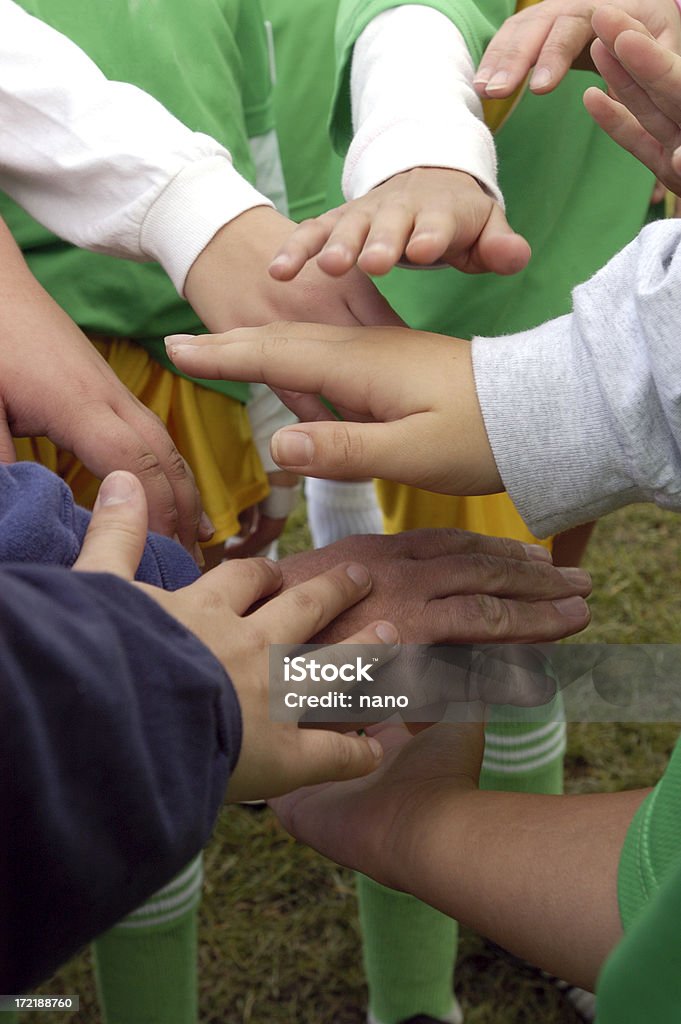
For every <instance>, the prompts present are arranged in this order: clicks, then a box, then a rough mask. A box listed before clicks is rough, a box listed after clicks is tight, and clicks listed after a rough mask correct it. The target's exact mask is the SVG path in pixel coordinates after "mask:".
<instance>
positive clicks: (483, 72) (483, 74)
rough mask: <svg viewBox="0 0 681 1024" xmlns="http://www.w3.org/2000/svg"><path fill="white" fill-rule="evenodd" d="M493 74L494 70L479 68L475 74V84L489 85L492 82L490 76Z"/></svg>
mask: <svg viewBox="0 0 681 1024" xmlns="http://www.w3.org/2000/svg"><path fill="white" fill-rule="evenodd" d="M491 74H492V69H491V68H483V67H481V68H478V70H477V71H476V72H475V78H474V79H473V84H474V85H487V83H488V82H489V80H490V75H491Z"/></svg>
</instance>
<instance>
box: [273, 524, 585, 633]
mask: <svg viewBox="0 0 681 1024" xmlns="http://www.w3.org/2000/svg"><path fill="white" fill-rule="evenodd" d="M349 559H356V560H357V561H359V562H361V564H362V565H364V566H366V568H367V569H368V571H369V572H370V574H371V579H372V588H371V591H370V592H369V593H368V594H367V595H366V596H365V597H364V599H363V600H362V601H361V602H359V603H357V604H356V605H355V606H354V607H352V608H348V610H346V611H345V612H344V613H343V614H341V615H339V616H338V618H337V619H335V620H334V621H333V622H330V623H329V624H328V625H327V626H326V627H325V628H324V629H323V630H321V631H320V632H318V633H317V634H316V636H315V641H318V642H322V643H337V642H338V640H339V639H340V638H341V637H343V636H347V635H348V633H351V632H353V631H354V630H356V629H358V628H361V624H362V623H363V622H367V621H372V620H374V619H387V620H388V621H389V622H392V623H393V624H394V625H395V626H396V627H397V629H398V630H399V633H400V638H401V641H402V643H405V644H426V643H454V644H456V643H494V642H499V643H503V642H510V643H534V642H539V641H542V640H544V641H549V640H558V639H560V638H561V637H564V636H568V635H570V634H571V633H575V632H578V631H579V630H581V629H583V628H584V627H585V626H586V625H587V624H588V621H589V610H588V606H587V604H586V602H585V601H584V600H583V597H585V596H587V595H588V594H589V593H590V592H591V579H590V577H589V575H588V573H586V572H584V571H583V570H582V569H565V570H564V569H558V568H555V567H554V566H553V565H551V556H550V555H549V553H548V551H546V549H545V548H541V547H539V546H538V545H525V544H522V543H521V542H520V541H515V540H505V539H502V538H498V537H482V536H480V535H478V534H476V533H467V532H466V531H464V530H446V529H438V530H410V531H409V532H408V533H402V534H397V535H396V536H393V537H380V536H376V535H372V536H366V537H347V538H346V539H344V540H341V541H337V542H336V543H335V544H331V545H329V546H328V547H325V548H319V549H318V550H316V551H304V552H302V553H300V554H297V555H289V556H288V557H287V558H284V559H283V560H282V561H281V562H280V563H279V564H280V568H281V572H282V576H283V581H284V587H285V588H288V587H290V586H294V585H299V584H300V583H301V581H304V580H308V579H310V578H311V577H314V575H316V574H317V573H319V572H322V571H324V570H327V569H328V568H329V567H330V566H332V565H337V564H338V562H346V561H348V560H349Z"/></svg>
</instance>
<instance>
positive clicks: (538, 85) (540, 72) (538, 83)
mask: <svg viewBox="0 0 681 1024" xmlns="http://www.w3.org/2000/svg"><path fill="white" fill-rule="evenodd" d="M552 78H553V74H552V72H551V70H550V69H549V68H536V69H535V71H534V74H533V75H532V78H531V79H530V89H543V88H544V86H545V85H548V84H549V82H550V81H551V79H552Z"/></svg>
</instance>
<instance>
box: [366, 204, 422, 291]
mask: <svg viewBox="0 0 681 1024" xmlns="http://www.w3.org/2000/svg"><path fill="white" fill-rule="evenodd" d="M413 228H414V211H413V210H412V209H411V207H410V205H409V204H407V203H406V202H404V201H402V202H390V201H389V200H386V201H385V202H384V203H383V204H382V205H381V206H379V208H378V210H377V212H376V214H375V216H374V218H373V220H372V222H371V227H370V230H369V232H368V234H367V237H366V241H365V242H364V247H363V248H362V251H361V253H360V255H359V258H358V261H357V262H358V264H359V268H360V270H363V271H364V273H365V274H387V273H388V271H389V270H391V269H392V267H394V266H395V264H396V263H397V262H398V261H399V260H400V259H401V258H402V256H403V254H404V251H405V248H406V246H407V243H408V241H409V238H410V236H411V233H412V231H413Z"/></svg>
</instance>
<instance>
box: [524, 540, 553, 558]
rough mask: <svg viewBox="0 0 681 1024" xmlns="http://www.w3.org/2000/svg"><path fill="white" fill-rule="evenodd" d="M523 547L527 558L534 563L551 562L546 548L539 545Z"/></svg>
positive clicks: (525, 545) (549, 553)
mask: <svg viewBox="0 0 681 1024" xmlns="http://www.w3.org/2000/svg"><path fill="white" fill-rule="evenodd" d="M523 547H524V548H525V551H526V552H527V557H528V558H531V559H533V560H534V561H535V562H552V561H553V559H552V557H551V552H550V551H549V550H548V548H543V547H542V546H541V544H524V545H523Z"/></svg>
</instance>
